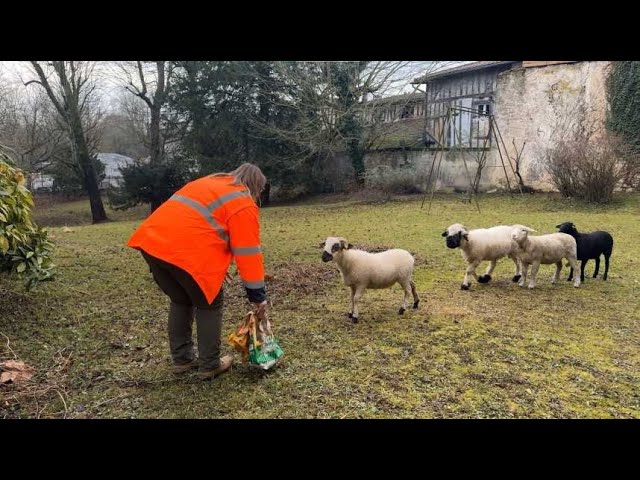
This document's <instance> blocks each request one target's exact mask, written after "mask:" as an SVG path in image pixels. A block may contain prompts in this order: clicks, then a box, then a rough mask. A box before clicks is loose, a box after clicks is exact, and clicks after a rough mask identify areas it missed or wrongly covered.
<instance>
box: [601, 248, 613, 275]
mask: <svg viewBox="0 0 640 480" xmlns="http://www.w3.org/2000/svg"><path fill="white" fill-rule="evenodd" d="M610 256H611V252H605V254H604V275H603V276H602V280H606V279H607V275H608V274H609V257H610Z"/></svg>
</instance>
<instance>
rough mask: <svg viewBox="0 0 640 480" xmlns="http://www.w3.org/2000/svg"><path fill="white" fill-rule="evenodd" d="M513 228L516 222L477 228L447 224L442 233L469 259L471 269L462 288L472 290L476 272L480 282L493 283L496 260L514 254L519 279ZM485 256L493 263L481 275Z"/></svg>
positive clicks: (447, 241) (465, 275) (448, 243)
mask: <svg viewBox="0 0 640 480" xmlns="http://www.w3.org/2000/svg"><path fill="white" fill-rule="evenodd" d="M512 230H513V226H512V225H499V226H496V227H491V228H476V229H474V230H467V228H466V227H465V226H464V225H461V224H459V223H454V224H453V225H450V226H449V227H447V229H446V230H445V231H444V232H443V233H442V236H443V237H446V245H447V247H448V248H452V249H453V248H460V250H461V251H462V257H463V258H464V259H465V261H466V262H467V270H466V271H465V274H464V279H463V281H462V285H461V286H460V288H461V289H462V290H469V275H473V277H474V278H475V279H476V280H477V281H478V283H489V281H490V280H491V274H492V273H493V269H494V268H496V262H497V261H498V260H499V259H501V258H503V257H509V258H511V260H513V263H515V265H516V272H515V274H514V276H513V278H512V281H514V282H517V281H518V280H519V279H520V275H521V273H520V265H519V263H518V260H517V258H516V256H515V253H514V245H513V244H512V242H511V231H512ZM485 260H489V261H490V262H491V264H490V265H489V267H488V268H487V271H486V272H485V274H484V275H482V276H480V277H478V275H477V274H476V268H478V265H480V263H481V262H483V261H485Z"/></svg>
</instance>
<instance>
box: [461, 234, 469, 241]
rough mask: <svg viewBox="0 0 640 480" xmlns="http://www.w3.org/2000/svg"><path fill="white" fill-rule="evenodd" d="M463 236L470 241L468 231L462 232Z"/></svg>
mask: <svg viewBox="0 0 640 480" xmlns="http://www.w3.org/2000/svg"><path fill="white" fill-rule="evenodd" d="M462 238H464V239H465V240H466V241H467V242H468V241H469V234H468V233H463V234H462Z"/></svg>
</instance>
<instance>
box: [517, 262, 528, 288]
mask: <svg viewBox="0 0 640 480" xmlns="http://www.w3.org/2000/svg"><path fill="white" fill-rule="evenodd" d="M521 268H522V270H520V271H521V272H522V276H521V277H520V281H519V282H518V285H520V286H521V287H524V285H525V283H526V281H527V271H528V270H529V264H528V263H527V262H522V263H521Z"/></svg>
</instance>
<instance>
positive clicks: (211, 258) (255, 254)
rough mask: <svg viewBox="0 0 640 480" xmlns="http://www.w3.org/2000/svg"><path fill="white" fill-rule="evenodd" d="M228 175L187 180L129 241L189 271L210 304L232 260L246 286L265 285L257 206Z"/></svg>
mask: <svg viewBox="0 0 640 480" xmlns="http://www.w3.org/2000/svg"><path fill="white" fill-rule="evenodd" d="M232 183H234V178H233V177H230V176H219V177H213V176H207V177H203V178H200V179H198V180H194V181H193V182H190V183H187V184H186V185H185V186H184V187H182V188H181V189H180V190H178V191H177V192H176V193H175V194H174V195H173V196H172V197H171V198H169V200H167V201H166V202H165V203H163V204H162V205H160V207H158V208H157V209H156V210H155V211H154V212H153V213H152V214H151V215H150V216H149V218H147V219H146V220H145V221H144V222H143V223H142V225H140V227H139V228H138V229H137V230H136V231H135V232H134V234H133V235H132V236H131V238H130V239H129V241H128V242H127V245H128V246H129V247H132V248H135V249H142V250H144V251H145V252H147V253H148V254H149V255H152V256H154V257H156V258H159V259H161V260H164V261H165V262H168V263H170V264H172V265H175V266H177V267H180V268H181V269H183V270H185V271H186V272H188V273H189V274H190V275H191V276H192V277H193V279H194V280H195V281H196V282H197V283H198V285H199V286H200V288H201V289H202V292H203V293H204V294H205V297H206V298H207V301H208V302H209V303H211V302H212V301H213V299H214V298H215V297H216V296H217V295H218V293H219V292H220V288H221V287H222V283H223V281H224V278H225V274H226V272H227V269H228V268H229V265H230V263H231V260H232V258H235V262H236V266H237V267H238V272H239V273H240V277H241V278H242V282H243V284H244V286H245V287H246V288H247V289H251V290H255V289H264V286H265V284H264V265H263V256H262V249H261V247H260V224H259V221H258V206H257V205H256V204H255V202H254V201H253V199H252V198H251V195H250V194H249V192H248V190H247V189H246V188H245V187H244V186H242V185H232Z"/></svg>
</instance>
